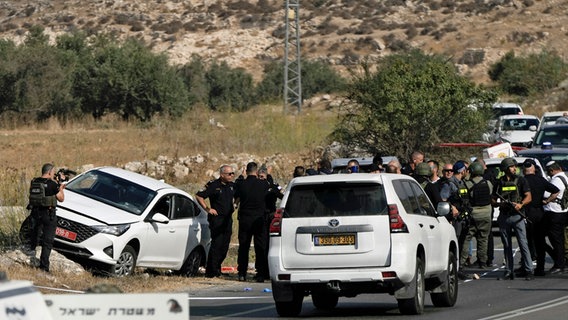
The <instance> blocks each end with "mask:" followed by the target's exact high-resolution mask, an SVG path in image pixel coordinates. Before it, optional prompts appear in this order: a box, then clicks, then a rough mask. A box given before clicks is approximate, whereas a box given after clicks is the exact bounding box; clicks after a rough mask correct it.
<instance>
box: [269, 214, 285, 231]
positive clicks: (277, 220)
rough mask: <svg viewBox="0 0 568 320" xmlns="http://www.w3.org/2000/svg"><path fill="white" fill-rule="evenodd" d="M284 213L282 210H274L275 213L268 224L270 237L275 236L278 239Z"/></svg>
mask: <svg viewBox="0 0 568 320" xmlns="http://www.w3.org/2000/svg"><path fill="white" fill-rule="evenodd" d="M283 212H284V209H283V208H278V209H276V213H274V218H273V219H272V221H271V222H270V229H269V232H270V236H277V237H279V236H280V234H281V231H282V228H281V227H282V225H281V223H282V213H283Z"/></svg>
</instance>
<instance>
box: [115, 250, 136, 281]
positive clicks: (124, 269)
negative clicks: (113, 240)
mask: <svg viewBox="0 0 568 320" xmlns="http://www.w3.org/2000/svg"><path fill="white" fill-rule="evenodd" d="M137 256H138V255H137V254H136V250H134V248H132V247H131V246H129V245H127V246H125V247H124V250H122V252H121V253H120V256H119V257H118V260H117V261H116V264H115V265H113V266H112V267H110V273H111V274H112V275H113V276H115V277H124V276H128V275H131V274H132V273H134V268H135V267H136V258H137Z"/></svg>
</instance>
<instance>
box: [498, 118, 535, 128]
mask: <svg viewBox="0 0 568 320" xmlns="http://www.w3.org/2000/svg"><path fill="white" fill-rule="evenodd" d="M538 123H539V120H538V119H529V118H525V119H505V120H503V130H505V131H516V130H522V131H528V130H530V127H531V126H535V129H536V127H537V126H538ZM535 129H533V130H535Z"/></svg>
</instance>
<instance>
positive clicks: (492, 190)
mask: <svg viewBox="0 0 568 320" xmlns="http://www.w3.org/2000/svg"><path fill="white" fill-rule="evenodd" d="M545 168H546V171H547V174H548V176H549V177H550V178H549V179H545V178H544V177H543V176H542V174H538V172H537V170H540V167H539V166H537V165H536V163H535V162H534V160H532V159H527V160H526V161H524V162H523V163H517V162H516V161H515V159H514V158H504V159H503V160H502V161H501V163H500V171H499V174H498V175H495V172H494V171H492V170H487V167H486V165H485V162H484V161H483V160H482V159H472V161H466V160H459V161H456V162H455V163H445V164H443V165H440V163H439V162H438V161H436V160H433V159H426V157H425V155H424V153H422V152H420V151H415V152H413V153H412V154H411V156H410V158H409V161H408V163H407V164H406V165H404V166H402V165H401V164H400V162H398V161H397V160H393V161H390V162H389V163H383V162H382V157H381V156H380V155H377V156H375V157H374V158H373V163H372V164H371V165H370V166H369V168H368V169H367V170H366V171H362V169H361V167H360V165H359V163H358V161H357V160H356V159H352V160H350V161H349V162H348V164H347V166H346V168H345V171H344V172H345V173H379V174H380V173H394V174H407V175H410V176H412V177H414V178H415V179H416V181H417V182H418V183H419V184H420V185H421V186H422V188H423V189H424V191H425V192H426V194H427V196H428V197H429V199H430V201H431V202H432V204H433V205H434V206H435V207H436V206H437V204H438V203H439V202H442V201H444V202H449V203H450V207H451V213H450V214H449V215H448V216H447V217H446V218H447V219H448V221H449V222H450V223H451V224H452V225H453V226H454V229H455V232H456V236H457V239H458V246H459V251H460V261H459V263H460V272H459V273H458V276H459V277H460V278H461V279H467V278H469V275H468V274H467V273H466V272H465V271H464V270H466V271H467V270H468V269H469V270H471V269H487V268H492V267H494V266H496V265H495V264H494V262H493V259H494V254H493V251H494V244H493V236H492V221H493V215H494V214H495V212H496V210H499V216H498V219H497V224H498V226H499V234H500V237H501V241H502V243H503V249H504V259H505V262H504V264H505V268H504V270H505V271H504V274H503V279H511V280H512V279H515V277H521V278H524V279H526V280H532V279H534V276H545V275H546V274H556V273H562V272H564V270H565V265H566V259H568V244H566V242H568V235H566V233H567V229H566V228H567V223H568V209H567V208H564V207H563V206H562V205H561V199H562V197H563V194H564V190H565V189H566V188H567V186H566V185H565V183H564V182H563V179H567V181H568V178H567V177H566V175H565V174H564V172H563V171H562V168H561V167H560V165H559V164H557V163H555V162H550V163H547V164H546V166H545ZM270 169H271V168H270V167H266V166H260V167H259V165H258V164H256V163H255V162H250V163H248V164H247V166H246V172H245V173H244V174H241V175H240V176H239V177H238V178H237V179H235V172H234V170H233V168H232V167H230V166H226V165H224V166H222V167H221V168H220V171H219V173H220V177H219V179H217V180H213V181H210V182H209V183H207V185H206V186H205V188H204V189H203V190H201V191H199V192H198V193H197V195H196V198H197V201H198V202H199V203H200V204H201V205H202V206H203V207H204V208H205V209H206V211H207V212H208V213H209V224H210V228H211V236H212V244H211V249H210V251H209V259H208V263H207V268H206V276H207V277H217V276H220V275H222V273H221V264H222V262H223V260H224V259H225V257H226V256H227V250H228V248H229V243H230V238H231V233H232V224H233V221H232V213H233V211H234V210H235V208H238V220H239V228H238V240H239V249H238V261H237V263H238V268H237V269H238V279H239V281H246V280H247V268H248V263H249V250H250V244H251V241H254V250H255V257H256V259H255V260H256V261H255V268H256V275H255V277H254V280H256V281H258V282H263V281H265V280H268V279H269V271H268V262H267V255H268V243H269V234H268V230H269V224H270V221H271V220H272V218H273V216H274V212H275V211H276V202H277V200H278V198H282V196H283V194H282V188H281V187H280V186H279V185H278V184H277V183H275V182H274V180H273V179H272V177H271V175H270ZM440 169H441V172H440ZM521 171H522V172H521ZM332 173H333V171H332V168H331V162H330V161H328V160H321V161H320V162H319V163H318V165H317V168H315V169H313V168H308V169H306V168H305V167H303V166H297V167H295V168H294V171H293V173H292V176H293V177H294V178H295V177H300V176H306V175H320V174H332ZM207 198H209V202H210V206H211V207H209V206H207V204H206V203H205V199H207ZM513 236H515V237H516V238H517V243H518V246H519V249H520V253H521V261H520V266H519V267H518V268H515V266H514V256H513V243H512V240H513ZM473 238H475V240H476V241H475V243H476V246H477V248H476V251H475V257H473V250H472V248H471V245H472V243H473V241H472V240H473ZM547 238H548V243H547V241H546V239H547ZM546 254H549V255H550V257H551V258H552V260H553V261H554V265H553V267H552V268H551V269H549V270H548V272H545V270H544V266H545V256H546ZM474 258H476V259H475V261H473V260H474ZM535 261H536V267H533V262H535Z"/></svg>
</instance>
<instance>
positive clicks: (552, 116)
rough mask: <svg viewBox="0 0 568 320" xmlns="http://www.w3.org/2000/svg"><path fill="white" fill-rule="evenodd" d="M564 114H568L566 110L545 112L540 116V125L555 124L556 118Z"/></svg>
mask: <svg viewBox="0 0 568 320" xmlns="http://www.w3.org/2000/svg"><path fill="white" fill-rule="evenodd" d="M564 114H568V111H550V112H545V113H544V114H543V115H542V117H541V118H540V126H539V129H540V127H542V126H548V125H551V124H556V120H557V119H558V118H560V117H562V116H563V115H564Z"/></svg>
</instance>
